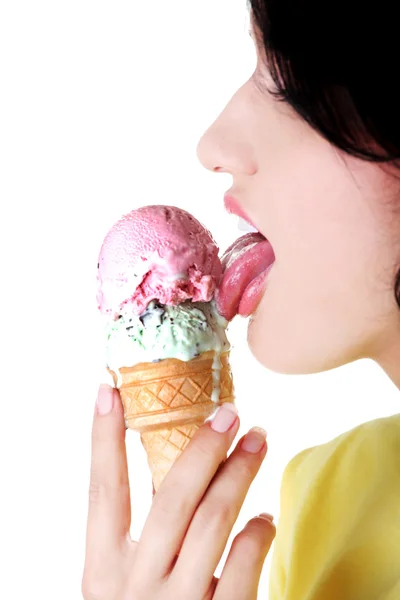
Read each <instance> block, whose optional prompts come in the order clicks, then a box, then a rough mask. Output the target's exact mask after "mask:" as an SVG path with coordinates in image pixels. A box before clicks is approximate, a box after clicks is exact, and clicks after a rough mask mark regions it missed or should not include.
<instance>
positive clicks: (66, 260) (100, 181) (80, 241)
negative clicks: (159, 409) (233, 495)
mask: <svg viewBox="0 0 400 600" xmlns="http://www.w3.org/2000/svg"><path fill="white" fill-rule="evenodd" d="M247 26H248V17H247V11H246V2H245V0H201V2H200V1H198V2H196V1H191V2H188V1H187V0H175V1H174V2H172V1H169V2H166V1H165V0H152V1H151V2H137V1H129V2H128V1H117V0H115V1H114V2H111V1H108V2H105V1H103V0H96V1H89V0H69V1H68V2H66V1H65V2H61V1H58V2H55V1H54V0H52V1H48V2H44V1H38V0H37V1H35V2H32V1H30V2H21V1H18V0H12V1H11V0H7V1H5V2H3V3H1V9H0V61H1V67H0V85H1V93H0V146H1V157H0V185H1V196H0V198H1V200H0V201H1V216H0V226H1V231H0V244H1V248H0V251H1V254H0V255H1V274H2V276H1V284H0V285H1V303H2V310H1V312H0V314H1V315H2V323H1V329H0V331H1V332H2V335H1V342H2V343H1V362H2V366H3V372H2V379H1V381H2V415H1V419H0V433H1V435H0V443H1V474H0V477H1V479H0V481H1V489H2V493H1V496H0V498H1V512H0V515H1V523H0V525H1V535H0V544H1V546H2V555H3V559H2V568H1V572H2V576H1V580H0V588H1V589H0V597H1V598H7V599H8V600H13V599H21V598H28V597H29V598H30V597H38V598H41V599H42V600H50V599H51V600H54V598H57V600H64V599H65V600H75V599H79V598H80V597H81V594H80V581H81V574H82V567H83V560H84V537H85V524H86V511H87V487H88V473H89V460H90V429H91V421H92V411H93V405H94V400H95V395H96V390H97V386H98V383H99V381H100V379H102V378H103V374H104V370H103V364H102V361H103V348H102V337H101V332H100V329H99V320H98V315H97V310H96V302H95V292H96V284H95V275H96V263H97V254H98V251H99V247H100V244H101V242H102V239H103V237H104V235H105V234H106V232H107V230H108V229H109V227H111V225H112V224H113V223H114V221H115V220H117V219H118V218H119V217H120V216H121V215H122V214H124V213H126V212H129V211H130V210H131V209H133V208H135V207H138V206H140V205H142V204H148V203H170V204H176V205H178V206H181V207H183V208H185V209H187V210H189V211H191V212H193V214H194V215H195V216H196V217H198V218H199V219H200V220H202V221H203V222H204V223H205V224H206V225H207V226H208V227H209V228H210V229H211V230H212V231H213V233H214V236H215V238H216V240H217V242H218V243H219V244H220V246H221V248H224V247H226V246H227V245H228V244H229V243H230V242H231V241H232V240H233V239H234V238H235V236H237V235H238V232H237V228H236V227H237V226H236V222H235V220H234V219H233V218H232V217H227V216H225V214H224V211H223V205H222V197H223V193H224V191H225V190H226V189H228V188H229V187H230V177H229V176H227V175H223V176H221V175H212V174H210V173H207V172H206V171H205V170H203V168H202V167H201V166H200V165H199V163H198V162H197V158H196V144H197V141H198V139H199V137H200V136H201V134H202V132H203V131H204V130H205V129H206V128H207V127H208V125H209V124H210V123H211V122H212V120H213V119H214V118H215V117H216V116H217V114H218V113H219V112H220V111H221V110H222V108H223V107H224V105H225V103H226V102H227V101H228V100H229V98H230V96H231V95H232V94H233V93H234V91H235V90H236V89H237V87H239V86H240V85H241V83H242V82H244V81H245V79H246V78H247V77H249V76H250V74H251V72H252V69H253V67H254V62H255V56H254V50H253V47H252V42H251V40H250V39H249V37H248V34H247ZM245 332H246V322H245V321H242V320H238V321H236V322H234V323H233V325H232V327H231V333H230V338H231V341H232V343H233V345H234V350H233V356H232V366H233V371H234V376H235V383H236V390H237V404H238V406H239V410H240V413H241V417H242V430H241V433H242V432H244V431H245V429H246V428H247V427H250V426H251V425H259V426H262V427H264V428H265V429H267V431H268V438H269V446H270V451H269V455H268V458H267V460H266V462H265V464H264V466H263V468H262V470H261V472H260V475H259V477H258V479H257V480H256V482H255V483H254V485H253V487H252V489H251V491H250V494H249V497H248V500H247V502H246V504H245V506H244V508H243V511H242V514H241V516H240V518H239V520H238V523H237V526H236V528H235V531H234V533H236V532H237V531H238V530H239V528H241V527H242V526H243V525H244V523H245V522H246V520H247V519H249V518H251V517H252V516H253V515H256V514H258V513H259V512H261V511H270V512H273V513H274V514H275V516H276V517H277V518H278V517H279V485H280V478H281V475H282V471H283V468H284V466H285V464H286V463H287V462H288V461H289V460H290V458H291V457H292V456H294V455H295V454H296V453H297V452H299V451H300V450H302V449H304V448H306V447H309V446H312V445H315V444H318V443H323V442H325V441H328V440H330V439H331V438H333V437H335V436H336V435H338V434H339V433H341V432H343V431H345V430H347V429H349V428H351V427H353V426H355V425H357V424H359V423H361V422H363V421H367V420H369V419H372V418H375V417H379V416H385V415H389V414H393V413H395V412H397V411H398V410H399V408H398V396H397V390H395V388H394V386H393V385H392V384H391V383H390V382H389V381H388V380H387V379H386V377H385V376H384V374H383V373H382V372H381V371H380V369H379V368H378V367H376V366H375V365H374V364H372V363H371V362H369V361H365V362H361V363H358V364H354V365H350V366H347V367H345V368H342V369H339V370H337V371H333V372H330V373H325V374H320V375H315V376H308V377H288V376H280V375H276V374H273V373H270V372H267V371H265V370H264V369H263V368H262V367H261V366H260V365H258V364H257V363H256V361H255V360H254V359H253V358H252V357H251V355H250V353H249V351H248V349H247V347H246V343H245ZM128 452H129V459H130V476H131V482H132V488H133V491H132V495H133V505H134V506H133V516H134V523H133V528H132V533H133V535H137V534H138V533H139V532H140V528H141V526H142V523H143V520H144V519H145V517H146V513H147V510H148V507H149V502H150V477H149V474H148V471H147V467H146V461H145V457H144V454H143V451H142V450H141V447H140V445H139V444H138V441H137V439H136V437H135V434H133V433H132V434H129V435H128ZM268 566H269V562H268V563H267V565H266V568H265V571H264V575H263V579H262V582H261V586H260V598H267V583H268Z"/></svg>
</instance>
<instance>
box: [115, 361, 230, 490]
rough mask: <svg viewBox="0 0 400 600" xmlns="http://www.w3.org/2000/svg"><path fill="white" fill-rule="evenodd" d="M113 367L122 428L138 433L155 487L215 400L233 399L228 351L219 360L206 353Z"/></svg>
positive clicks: (216, 404) (213, 407)
mask: <svg viewBox="0 0 400 600" xmlns="http://www.w3.org/2000/svg"><path fill="white" fill-rule="evenodd" d="M214 361H216V362H215V364H214ZM217 361H220V365H218V363H217ZM213 366H214V369H213ZM219 366H220V368H221V370H220V376H219V377H216V372H217V371H216V369H217V368H218V367H219ZM119 371H120V372H119V377H118V375H117V373H115V372H114V371H112V370H110V373H111V374H112V376H113V379H114V383H115V385H118V386H119V391H120V394H121V399H122V402H123V404H124V409H125V419H126V423H127V425H128V427H129V428H131V429H134V430H135V431H139V432H140V433H141V440H142V444H143V446H144V448H145V450H146V453H147V459H148V462H149V466H150V469H151V472H152V476H153V484H154V487H155V489H156V490H157V489H158V487H159V486H160V483H161V481H162V480H163V478H164V477H165V475H166V474H167V472H168V471H169V469H170V468H171V466H172V464H173V462H174V461H175V460H176V458H177V457H178V456H179V454H180V453H181V452H182V450H183V449H184V448H185V447H186V445H187V444H188V443H189V441H190V439H191V438H192V437H193V435H194V434H195V432H196V431H197V429H198V428H199V427H200V425H202V423H204V421H205V420H206V419H207V417H209V416H210V415H211V414H212V413H213V412H214V410H215V409H216V407H217V406H218V405H219V404H222V403H223V402H233V401H234V395H233V382H232V374H231V369H230V365H229V352H225V353H224V354H222V355H221V356H220V358H219V359H218V357H217V358H216V356H215V353H214V351H210V352H205V353H204V354H202V355H200V356H199V357H197V358H195V359H193V360H190V361H188V362H185V361H181V360H177V359H173V358H172V359H165V360H162V361H160V362H158V363H140V364H137V365H135V366H133V367H123V368H121V369H120V370H119ZM217 387H218V389H216V388H217ZM218 392H219V393H218Z"/></svg>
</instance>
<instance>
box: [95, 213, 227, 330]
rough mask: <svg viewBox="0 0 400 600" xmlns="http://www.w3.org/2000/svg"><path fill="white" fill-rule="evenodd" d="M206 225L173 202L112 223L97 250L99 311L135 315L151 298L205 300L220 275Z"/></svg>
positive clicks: (164, 301) (170, 301)
mask: <svg viewBox="0 0 400 600" xmlns="http://www.w3.org/2000/svg"><path fill="white" fill-rule="evenodd" d="M221 274H222V267H221V262H220V260H219V258H218V247H217V245H216V243H215V241H214V240H213V238H212V236H211V234H210V232H209V231H207V229H205V228H204V227H203V225H201V223H199V221H197V220H196V219H195V218H194V217H193V216H192V215H190V214H189V213H188V212H186V211H184V210H182V209H180V208H177V207H174V206H163V205H159V206H144V207H142V208H139V209H137V210H133V211H132V212H130V213H129V214H128V215H126V216H124V217H123V218H122V219H121V220H120V221H118V222H117V223H116V224H115V225H114V226H113V227H112V228H111V230H110V231H109V233H108V234H107V236H106V238H105V240H104V242H103V245H102V247H101V250H100V256H99V264H98V273H97V279H98V294H97V302H98V306H99V309H100V311H101V313H102V314H107V315H109V316H112V317H114V318H115V317H117V316H118V315H119V314H121V311H127V310H128V311H130V312H132V313H133V314H137V315H140V314H141V313H142V312H143V311H144V310H145V309H146V307H147V305H148V304H149V302H151V301H152V300H158V301H159V302H160V303H161V304H170V305H171V304H172V305H176V304H180V303H181V302H184V301H185V300H192V301H193V302H209V301H210V300H211V299H212V297H213V295H214V292H215V289H216V286H217V285H218V282H219V280H220V278H221Z"/></svg>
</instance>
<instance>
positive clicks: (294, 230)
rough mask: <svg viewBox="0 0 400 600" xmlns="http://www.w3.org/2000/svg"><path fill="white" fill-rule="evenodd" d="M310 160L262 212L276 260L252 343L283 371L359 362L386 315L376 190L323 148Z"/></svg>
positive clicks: (386, 265) (388, 298)
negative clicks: (374, 198)
mask: <svg viewBox="0 0 400 600" xmlns="http://www.w3.org/2000/svg"><path fill="white" fill-rule="evenodd" d="M313 156H315V154H314V155H313ZM316 156H317V159H315V158H313V160H309V161H307V160H306V158H305V157H304V156H303V157H302V158H301V157H299V160H298V161H297V163H296V164H297V166H296V167H295V168H292V169H290V170H288V173H289V172H290V180H289V181H286V182H284V181H283V182H281V186H280V193H279V196H277V195H275V197H274V200H273V202H272V201H271V202H270V203H269V204H268V205H267V208H266V209H265V213H267V212H268V215H267V214H265V233H266V235H267V236H268V237H269V238H270V241H271V243H272V245H273V247H274V250H275V254H276V257H277V260H276V264H275V266H274V267H273V269H272V271H271V273H270V277H269V280H268V281H267V287H266V290H267V291H266V293H265V295H264V298H263V300H262V302H261V304H260V306H259V309H258V311H257V313H256V315H255V318H254V320H253V321H252V323H251V324H250V327H249V344H250V347H251V349H252V351H253V353H254V354H255V356H256V357H257V358H258V360H260V362H262V363H263V364H264V365H265V366H267V367H269V368H271V369H273V370H276V371H279V372H289V373H308V372H315V371H320V370H326V369H329V368H334V367H336V366H339V365H341V364H344V363H346V362H349V361H351V360H355V359H357V358H360V357H361V356H362V355H363V354H364V353H365V350H366V348H367V347H368V345H369V344H370V343H371V340H372V338H373V337H374V336H376V335H377V334H378V331H379V328H380V327H381V326H382V317H383V316H384V317H386V316H387V314H388V313H389V312H390V310H391V309H392V291H391V288H390V278H391V273H392V270H391V269H392V265H393V255H392V252H391V251H390V245H389V244H388V239H387V235H385V228H384V226H383V223H382V221H383V219H382V218H381V217H382V215H380V216H379V215H378V214H377V213H379V210H376V209H377V205H376V200H375V201H374V202H372V200H371V198H370V197H368V194H367V193H366V190H369V193H373V194H375V193H378V192H377V190H375V186H371V182H370V181H369V180H368V179H365V178H364V179H359V180H358V183H356V182H355V180H354V173H351V172H350V171H349V170H348V168H347V167H345V166H344V165H343V164H342V163H340V162H339V161H338V160H337V159H336V157H335V158H334V159H333V158H332V156H331V155H330V154H328V151H327V150H326V149H325V155H324V154H323V153H322V155H320V156H318V154H317V155H316ZM276 183H277V182H276ZM275 187H276V188H277V187H278V186H277V185H275ZM373 194H372V195H373ZM378 197H379V195H378ZM382 273H386V275H385V278H383V277H382Z"/></svg>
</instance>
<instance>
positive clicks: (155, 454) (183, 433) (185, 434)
mask: <svg viewBox="0 0 400 600" xmlns="http://www.w3.org/2000/svg"><path fill="white" fill-rule="evenodd" d="M199 427H200V423H199V424H196V423H192V424H191V425H180V426H179V427H171V429H158V430H156V431H147V432H145V433H142V434H141V440H142V444H143V447H144V449H145V450H146V454H147V460H148V463H149V466H150V469H151V473H152V476H153V484H154V489H155V490H158V488H159V487H160V484H161V482H162V480H163V479H164V477H165V475H166V474H167V473H168V471H169V470H170V468H171V467H172V465H173V463H174V462H175V460H176V459H177V458H178V456H179V455H180V454H181V452H182V450H184V449H185V448H186V446H187V445H188V443H189V442H190V440H191V439H192V437H193V436H194V434H195V433H196V431H197V430H198V428H199Z"/></svg>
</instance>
